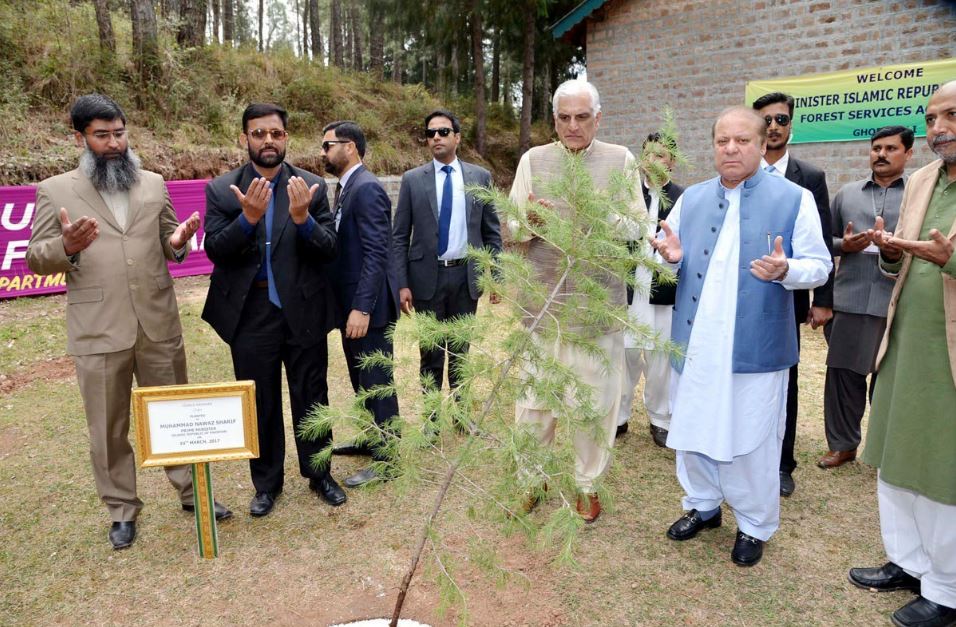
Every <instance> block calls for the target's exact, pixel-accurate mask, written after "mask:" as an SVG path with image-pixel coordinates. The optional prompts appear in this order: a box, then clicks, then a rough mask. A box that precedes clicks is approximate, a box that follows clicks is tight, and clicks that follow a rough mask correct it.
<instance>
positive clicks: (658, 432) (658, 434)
mask: <svg viewBox="0 0 956 627" xmlns="http://www.w3.org/2000/svg"><path fill="white" fill-rule="evenodd" d="M651 438H653V439H654V444H656V445H658V446H659V447H661V448H664V447H665V446H667V429H662V428H660V427H657V426H655V425H651Z"/></svg>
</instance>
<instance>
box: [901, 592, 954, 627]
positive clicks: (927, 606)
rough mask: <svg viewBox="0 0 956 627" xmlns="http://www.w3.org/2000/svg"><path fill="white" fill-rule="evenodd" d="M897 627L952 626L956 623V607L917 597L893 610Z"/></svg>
mask: <svg viewBox="0 0 956 627" xmlns="http://www.w3.org/2000/svg"><path fill="white" fill-rule="evenodd" d="M892 621H893V624H894V625H896V627H952V626H953V625H956V608H952V607H946V606H945V605H940V604H939V603H933V602H932V601H930V600H929V599H925V598H923V597H916V598H915V599H913V600H912V601H910V602H909V603H907V604H906V605H904V606H903V607H901V608H900V609H898V610H896V611H895V612H893V616H892Z"/></svg>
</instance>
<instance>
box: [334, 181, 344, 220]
mask: <svg viewBox="0 0 956 627" xmlns="http://www.w3.org/2000/svg"><path fill="white" fill-rule="evenodd" d="M341 195H342V184H341V183H336V184H335V197H334V198H333V199H332V213H335V212H336V211H338V210H339V196H341Z"/></svg>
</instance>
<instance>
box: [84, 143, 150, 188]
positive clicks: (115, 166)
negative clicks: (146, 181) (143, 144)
mask: <svg viewBox="0 0 956 627" xmlns="http://www.w3.org/2000/svg"><path fill="white" fill-rule="evenodd" d="M139 167H140V161H139V157H137V156H136V153H134V152H133V149H132V148H127V149H126V152H125V153H123V154H122V155H120V156H119V157H115V158H113V159H108V158H106V157H99V156H97V155H96V153H94V152H93V151H92V150H90V149H89V147H88V146H87V147H86V148H84V149H83V154H82V155H80V171H81V172H83V174H85V175H86V176H87V178H89V179H90V182H91V183H93V187H94V188H96V190H97V191H99V192H126V191H129V189H130V188H131V187H132V186H133V185H135V184H136V181H138V180H139Z"/></svg>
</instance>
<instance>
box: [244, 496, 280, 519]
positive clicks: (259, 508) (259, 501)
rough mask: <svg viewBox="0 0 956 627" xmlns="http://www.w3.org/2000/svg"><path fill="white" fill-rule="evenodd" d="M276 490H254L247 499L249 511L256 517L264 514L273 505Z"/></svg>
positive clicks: (270, 509)
mask: <svg viewBox="0 0 956 627" xmlns="http://www.w3.org/2000/svg"><path fill="white" fill-rule="evenodd" d="M278 496H279V493H278V492H274V493H273V492H256V495H255V496H254V497H252V500H251V501H249V513H250V514H251V515H253V516H255V517H256V518H258V517H260V516H265V515H266V514H268V513H269V512H271V511H272V508H273V507H275V504H276V497H278Z"/></svg>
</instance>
